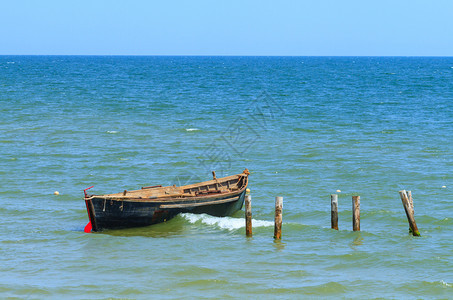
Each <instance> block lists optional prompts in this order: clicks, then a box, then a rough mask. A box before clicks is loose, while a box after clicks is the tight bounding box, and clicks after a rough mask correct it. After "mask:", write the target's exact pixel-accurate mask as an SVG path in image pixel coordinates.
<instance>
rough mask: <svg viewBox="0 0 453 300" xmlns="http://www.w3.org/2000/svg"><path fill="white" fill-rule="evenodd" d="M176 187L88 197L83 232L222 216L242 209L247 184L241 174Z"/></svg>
mask: <svg viewBox="0 0 453 300" xmlns="http://www.w3.org/2000/svg"><path fill="white" fill-rule="evenodd" d="M212 174H213V179H212V180H209V181H205V182H200V183H195V184H190V185H185V186H180V187H177V186H176V185H173V186H166V187H163V186H161V185H159V186H149V187H142V188H141V189H140V190H135V191H126V190H125V191H124V192H122V193H116V194H106V195H88V194H87V193H86V191H87V190H88V189H90V188H88V189H85V190H84V193H85V204H86V208H87V212H88V218H89V220H90V222H89V223H88V224H87V226H86V227H85V232H91V231H100V230H103V229H114V228H127V227H138V226H147V225H151V224H156V223H160V222H165V221H167V220H169V219H171V218H172V217H174V216H176V215H177V214H179V213H185V212H189V213H196V214H201V213H206V214H209V215H213V216H218V217H224V216H228V215H231V214H233V213H235V212H236V211H238V210H240V209H241V208H242V205H243V203H244V197H245V191H246V188H247V184H248V175H250V173H249V171H248V170H247V169H245V170H244V172H242V173H241V174H237V175H232V176H227V177H223V178H216V175H215V172H212Z"/></svg>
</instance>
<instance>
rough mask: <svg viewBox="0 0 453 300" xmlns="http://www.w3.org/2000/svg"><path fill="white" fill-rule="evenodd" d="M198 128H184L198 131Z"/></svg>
mask: <svg viewBox="0 0 453 300" xmlns="http://www.w3.org/2000/svg"><path fill="white" fill-rule="evenodd" d="M198 130H200V129H198V128H186V131H198Z"/></svg>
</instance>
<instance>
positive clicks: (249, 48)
mask: <svg viewBox="0 0 453 300" xmlns="http://www.w3.org/2000/svg"><path fill="white" fill-rule="evenodd" d="M0 54H39V55H40V54H62V55H66V54H78V55H85V54H86V55H316V56H317V55H320V56H324V55H340V56H343V55H346V56H347V55H351V56H356V55H377V56H379V55H402V56H425V55H432V56H438V55H440V56H452V55H453V0H432V1H429V0H412V1H406V0H393V1H387V0H381V1H367V0H362V1H358V0H344V1H339V0H313V1H304V0H301V1H289V0H279V1H265V0H261V1H255V0H249V1H247V0H242V1H238V0H230V1H214V0H212V1H208V0H191V1H176V0H160V1H151V0H150V1H144V0H128V1H123V0H116V1H115V0H110V1H106V0H90V1H86V0H79V1H63V0H60V1H51V0H41V1H24V0H11V1H7V0H0Z"/></svg>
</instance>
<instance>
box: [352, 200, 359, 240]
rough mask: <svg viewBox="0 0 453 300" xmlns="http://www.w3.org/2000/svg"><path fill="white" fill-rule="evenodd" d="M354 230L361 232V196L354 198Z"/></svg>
mask: <svg viewBox="0 0 453 300" xmlns="http://www.w3.org/2000/svg"><path fill="white" fill-rule="evenodd" d="M352 230H354V231H360V196H352Z"/></svg>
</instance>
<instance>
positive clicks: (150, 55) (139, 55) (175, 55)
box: [0, 54, 453, 57]
mask: <svg viewBox="0 0 453 300" xmlns="http://www.w3.org/2000/svg"><path fill="white" fill-rule="evenodd" d="M1 56H112V57H113V56H137V57H453V55H239V54H238V55H236V54H234V55H229V54H0V57H1Z"/></svg>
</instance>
